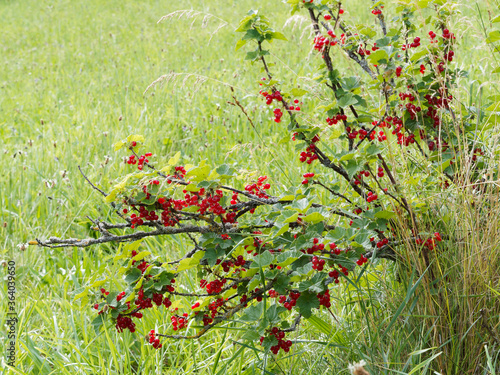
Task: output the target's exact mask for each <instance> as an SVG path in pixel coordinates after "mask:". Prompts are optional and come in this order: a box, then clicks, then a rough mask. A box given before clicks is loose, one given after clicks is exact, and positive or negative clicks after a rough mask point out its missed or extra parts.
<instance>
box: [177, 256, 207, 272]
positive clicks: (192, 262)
mask: <svg viewBox="0 0 500 375" xmlns="http://www.w3.org/2000/svg"><path fill="white" fill-rule="evenodd" d="M204 255H205V252H204V251H197V252H196V253H195V254H194V255H193V256H192V257H191V258H186V259H183V260H181V261H180V263H179V266H178V267H177V272H180V271H184V270H188V269H190V268H194V267H196V266H197V265H198V264H200V260H201V258H203V256H204Z"/></svg>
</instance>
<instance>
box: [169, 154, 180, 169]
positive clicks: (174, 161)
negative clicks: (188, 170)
mask: <svg viewBox="0 0 500 375" xmlns="http://www.w3.org/2000/svg"><path fill="white" fill-rule="evenodd" d="M179 160H181V152H180V151H178V152H177V153H176V154H175V155H174V156H173V157H172V158H170V159H169V160H168V165H171V166H172V167H173V166H174V165H176V164H177V163H178V162H179Z"/></svg>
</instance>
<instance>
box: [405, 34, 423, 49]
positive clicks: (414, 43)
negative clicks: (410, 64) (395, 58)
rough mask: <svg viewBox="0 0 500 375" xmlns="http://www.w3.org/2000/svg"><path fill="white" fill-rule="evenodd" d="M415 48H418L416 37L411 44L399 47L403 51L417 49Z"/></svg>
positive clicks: (418, 42) (418, 41)
mask: <svg viewBox="0 0 500 375" xmlns="http://www.w3.org/2000/svg"><path fill="white" fill-rule="evenodd" d="M417 47H420V38H419V37H418V36H417V37H415V38H414V39H413V42H411V43H410V44H403V45H402V46H401V49H402V50H403V51H405V50H406V49H408V48H417Z"/></svg>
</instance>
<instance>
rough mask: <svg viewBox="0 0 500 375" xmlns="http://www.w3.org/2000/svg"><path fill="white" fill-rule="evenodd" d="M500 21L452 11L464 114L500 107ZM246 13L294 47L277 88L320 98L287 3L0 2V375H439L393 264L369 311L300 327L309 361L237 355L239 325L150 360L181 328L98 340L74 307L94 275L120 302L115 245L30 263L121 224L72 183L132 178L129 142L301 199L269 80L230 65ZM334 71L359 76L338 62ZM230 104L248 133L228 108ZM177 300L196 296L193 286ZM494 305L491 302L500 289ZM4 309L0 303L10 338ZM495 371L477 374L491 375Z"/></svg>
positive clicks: (304, 41)
mask: <svg viewBox="0 0 500 375" xmlns="http://www.w3.org/2000/svg"><path fill="white" fill-rule="evenodd" d="M365 3H366V2H363V1H361V0H352V1H350V2H346V4H345V8H346V9H347V10H348V13H347V17H350V13H349V9H351V10H350V12H351V14H352V16H356V17H357V16H358V12H359V13H360V14H362V15H361V17H362V20H364V22H367V23H368V22H373V16H372V15H371V14H370V9H368V7H367V6H366V5H365ZM497 6H498V4H494V2H491V1H487V0H484V1H480V2H477V3H475V2H460V1H458V2H457V9H458V11H459V12H460V13H459V15H458V16H457V17H455V18H454V21H453V22H454V25H453V26H454V30H456V34H457V39H458V40H459V45H458V48H457V52H456V55H457V59H456V64H457V66H459V67H461V68H462V69H464V70H467V71H468V72H469V74H468V76H466V77H464V78H463V79H461V81H460V82H459V87H460V93H461V95H460V96H461V97H460V100H462V101H463V102H464V103H467V105H472V104H474V103H476V104H478V105H479V104H480V102H481V100H486V99H485V98H487V97H488V96H491V95H500V92H498V88H499V86H498V76H499V75H498V74H496V75H495V74H491V72H492V70H493V69H495V68H497V67H498V66H499V55H498V53H496V54H495V53H493V52H492V49H491V46H490V45H488V44H487V43H486V42H485V39H486V36H487V33H488V32H489V31H490V30H492V29H493V28H494V27H493V26H494V25H492V24H491V23H490V22H489V20H490V19H491V18H492V17H494V16H495V12H496V13H497V14H498V9H497ZM365 8H366V9H365ZM250 9H259V11H260V12H262V13H263V14H266V15H267V16H268V18H269V19H270V20H271V23H272V24H273V25H274V27H275V29H277V30H279V31H282V32H283V33H284V34H285V35H286V36H287V38H288V41H287V42H284V41H275V42H274V43H273V45H272V49H271V52H272V56H271V57H270V60H271V61H272V62H273V63H274V64H275V65H274V66H272V69H273V71H274V72H275V74H276V75H277V76H279V77H280V79H281V80H282V81H283V86H284V87H289V88H290V87H294V86H297V85H299V86H302V87H307V88H310V87H314V82H312V81H311V79H310V78H311V75H312V74H313V65H314V64H313V62H314V61H315V59H317V56H315V54H314V53H313V52H312V47H311V38H310V30H309V29H307V28H306V26H307V25H308V23H307V21H306V22H303V21H304V20H302V19H300V18H298V17H294V18H291V16H290V13H289V10H288V6H287V5H286V4H283V3H282V2H280V1H263V0H254V1H249V0H240V1H213V0H207V1H182V2H172V1H116V0H109V1H97V0H88V1H79V2H77V1H68V0H48V1H35V0H26V1H12V0H3V1H1V2H0V17H1V19H2V28H1V33H0V66H1V69H0V136H1V138H0V151H1V155H2V163H1V164H0V205H1V210H0V241H1V244H0V260H2V261H3V262H8V261H11V260H13V261H15V263H16V288H17V292H16V312H17V315H18V319H19V322H18V324H17V335H18V337H17V347H16V349H17V352H16V356H17V358H16V360H17V363H16V367H15V368H10V369H9V368H7V367H5V366H2V367H3V370H1V371H2V373H3V374H44V375H45V374H72V375H75V374H200V375H201V374H213V375H215V374H231V375H232V374H248V375H249V374H254V373H255V374H257V373H258V374H293V375H296V374H311V375H313V374H348V373H349V371H348V364H349V363H353V362H358V361H359V360H361V359H365V360H366V361H367V362H369V363H371V364H373V367H372V368H376V369H378V371H379V372H378V374H427V373H428V374H431V372H430V371H429V369H430V368H432V367H431V366H430V364H431V363H432V361H433V360H434V358H436V357H435V356H439V353H440V352H441V350H440V349H439V348H437V347H428V346H427V342H428V341H427V338H428V336H426V335H428V334H429V333H428V332H419V327H418V326H416V325H406V323H407V320H408V319H407V314H409V313H408V310H406V309H403V308H402V307H401V306H403V307H404V304H405V303H408V298H407V297H408V293H410V292H411V285H406V286H405V285H400V284H398V283H397V282H396V278H395V277H394V275H395V273H394V269H395V266H394V265H392V264H391V263H390V262H387V263H386V262H379V263H374V264H373V267H370V269H369V273H368V274H367V275H365V278H363V280H362V281H361V287H362V288H366V290H368V291H369V293H368V294H364V297H362V296H361V294H360V293H359V291H357V289H355V288H353V287H350V286H349V285H348V284H345V285H344V286H342V287H341V288H338V289H337V290H336V292H335V293H332V296H333V297H332V298H333V300H334V301H335V304H334V308H333V311H334V312H335V314H334V315H330V314H329V313H328V312H324V313H321V314H320V316H321V318H322V319H323V321H324V322H327V323H328V325H327V326H326V327H324V329H323V330H322V329H318V327H317V326H313V325H312V324H311V323H310V322H308V321H304V322H303V323H302V327H301V329H300V330H299V331H297V332H294V333H293V335H292V338H291V339H292V340H294V341H295V342H297V343H298V344H297V345H294V347H293V350H291V351H290V353H288V354H287V355H281V356H279V357H277V358H275V357H271V356H267V355H265V353H264V352H263V350H262V348H261V347H259V346H258V345H250V344H248V343H246V342H244V341H243V340H241V339H240V336H241V335H240V331H239V328H238V325H237V324H234V323H229V324H227V325H223V326H221V327H220V328H217V329H215V330H213V331H212V332H210V333H209V334H207V335H206V336H204V337H203V338H202V339H200V340H197V341H188V340H180V341H174V340H165V341H164V344H163V348H162V349H161V350H159V351H156V350H154V349H152V348H151V347H150V346H146V345H144V335H145V334H146V333H147V332H148V331H149V330H150V329H151V328H155V327H156V328H157V329H159V330H161V329H162V327H166V326H168V325H169V324H170V322H169V318H168V316H166V315H162V314H161V313H160V312H159V311H158V310H156V309H151V310H150V311H148V313H146V314H145V315H144V318H143V319H141V321H140V323H138V324H137V333H136V334H130V333H129V332H126V333H117V332H116V330H115V329H114V327H112V326H111V327H107V328H106V329H105V330H104V331H101V332H100V333H99V334H97V333H96V332H95V331H94V328H93V326H92V325H91V321H92V320H93V318H94V315H95V313H94V312H93V311H92V309H91V306H92V304H93V301H92V300H91V299H89V300H83V301H82V300H79V299H77V300H75V295H76V294H77V293H78V291H80V290H81V289H82V287H84V286H87V285H89V284H91V283H92V282H94V281H95V277H96V272H97V273H99V274H103V275H106V276H108V277H109V278H110V280H112V282H111V283H110V284H109V285H108V286H109V287H110V288H115V289H117V290H118V289H119V288H120V285H121V283H122V281H121V276H120V275H118V274H117V269H118V267H119V265H116V264H114V263H113V257H114V255H115V254H116V252H117V251H119V250H120V246H121V245H120V246H119V245H116V244H113V245H104V246H95V247H89V248H85V249H76V248H64V249H48V248H42V247H37V246H27V248H25V249H24V247H25V246H22V244H25V243H27V242H29V241H30V240H34V239H35V238H48V237H50V236H60V237H76V238H83V237H88V236H96V234H95V233H93V231H92V229H91V223H90V221H89V220H88V219H87V216H88V217H91V218H102V219H106V220H113V212H112V211H110V210H109V208H108V207H107V206H106V205H105V204H104V201H103V199H102V197H101V196H100V195H99V194H98V193H97V192H96V191H95V190H93V189H92V188H91V187H90V186H89V184H88V183H87V182H86V181H85V179H84V178H83V177H82V175H81V174H80V171H79V169H78V168H79V167H80V168H81V169H82V171H83V172H84V173H85V174H86V176H87V177H88V178H89V179H90V180H91V181H92V182H94V183H95V184H96V185H97V186H99V187H100V188H102V189H103V190H104V191H107V190H109V189H110V188H111V187H112V186H113V185H114V184H116V182H117V179H120V176H122V175H124V174H125V173H127V171H128V170H129V169H130V167H129V166H127V164H126V163H124V160H123V159H124V157H126V156H128V155H127V154H126V153H124V151H123V150H122V151H118V152H115V151H114V149H113V145H114V144H115V143H116V142H118V141H120V140H122V139H125V138H126V137H127V136H128V135H130V134H142V135H144V136H145V138H146V149H147V150H146V151H150V152H152V153H153V154H154V162H155V163H157V164H161V163H165V162H166V161H167V160H168V159H169V158H170V157H171V156H172V155H174V154H175V153H176V152H177V151H180V152H181V161H180V164H183V165H184V164H197V163H198V162H200V161H201V160H206V161H207V163H209V164H211V165H214V166H215V165H218V164H222V163H227V164H230V165H233V166H235V167H237V168H238V169H243V170H245V171H247V173H248V175H249V176H260V175H267V176H269V179H270V180H271V181H272V184H273V186H274V187H276V189H280V188H283V187H285V186H287V185H289V184H299V183H300V181H301V179H302V173H304V171H302V170H300V169H299V168H297V165H298V163H297V160H298V153H297V152H296V151H295V149H294V148H293V144H290V143H289V142H288V139H289V134H288V132H287V130H286V125H283V124H277V123H275V122H274V121H272V111H271V110H270V109H269V108H268V107H267V106H266V105H265V103H264V102H263V101H262V100H261V98H260V97H259V95H258V92H259V90H260V88H259V80H260V79H261V77H263V76H264V75H263V72H262V71H261V68H260V66H258V65H257V64H256V65H255V66H252V65H251V64H250V63H249V62H248V61H245V60H244V59H245V52H244V49H242V50H240V51H238V52H235V43H236V41H237V40H238V38H239V36H238V35H236V33H235V32H234V29H235V28H236V25H237V24H238V22H239V20H240V19H241V18H242V17H243V16H244V15H245V14H246V13H247V12H248V10H250ZM182 10H189V12H183V11H182ZM169 14H170V17H169V18H168V19H165V20H162V21H161V22H158V21H159V20H160V19H161V18H162V17H163V16H165V15H169ZM425 16H426V15H425V14H421V15H420V17H425ZM497 25H498V24H497ZM335 63H336V64H338V67H339V68H340V69H352V72H353V74H361V73H359V70H356V67H355V66H352V63H351V62H350V61H348V59H347V58H346V57H344V56H342V55H341V54H340V53H338V55H336V56H335ZM160 77H163V78H161V79H159V78H160ZM363 78H365V77H363ZM158 79H159V80H158ZM157 80H158V81H157ZM155 81H157V83H156V84H154V85H152V83H153V82H155ZM151 85H152V86H151ZM231 88H233V90H234V92H233V91H232V90H231ZM233 96H234V97H233ZM235 100H238V101H239V102H241V103H242V105H244V106H245V108H246V110H247V111H248V114H249V115H250V116H251V118H252V120H253V125H254V126H252V125H251V124H250V123H249V122H248V121H247V118H246V117H245V116H244V115H243V113H242V112H241V110H240V109H239V108H238V107H237V106H234V105H231V103H228V102H234V101H235ZM320 101H321V98H318V97H314V96H313V95H311V97H308V98H307V99H306V100H305V102H304V104H303V107H304V109H307V110H309V111H310V110H312V109H313V108H315V106H317V105H318V103H319V102H320ZM312 118H313V120H317V121H318V122H319V121H323V119H322V118H321V117H320V115H317V116H316V117H315V116H313V117H312ZM285 140H286V141H285ZM242 186H243V182H242ZM499 238H500V237H499ZM144 247H145V248H146V249H147V250H149V251H151V252H152V254H153V255H154V256H160V257H162V258H163V259H165V260H168V259H174V258H175V259H176V258H177V257H179V256H180V255H182V254H183V253H185V252H187V251H188V250H189V243H186V242H185V241H184V240H183V238H181V237H176V236H172V237H169V238H150V239H148V240H146V241H144ZM2 272H3V271H2ZM3 275H4V274H2V276H3ZM178 283H180V284H181V285H182V287H183V288H184V289H185V290H191V288H193V287H194V286H193V281H192V280H191V279H190V278H188V277H184V279H180V280H178ZM491 288H493V289H494V290H496V293H498V285H496V286H495V285H493V284H492V285H491ZM6 293H7V292H6V288H2V289H1V297H0V298H1V299H2V305H1V306H2V308H1V309H0V320H1V321H2V322H3V321H5V319H6V318H7V315H6V313H7V308H6V307H4V302H3V301H6ZM492 295H493V296H496V295H497V294H494V293H493V294H492ZM498 295H500V294H498ZM372 298H373V299H374V300H377V303H375V304H374V303H373V302H371V299H372ZM491 303H492V304H493V305H494V304H495V302H491ZM5 306H6V305H5ZM368 310H369V312H368ZM395 315H398V316H399V318H398V320H397V321H392V318H393V316H395ZM329 327H333V330H332V329H331V328H329ZM496 329H498V326H497V327H496ZM5 332H6V331H5V330H2V331H1V333H0V340H2V344H0V348H2V351H3V348H4V343H5V342H7V338H6V334H5ZM490 349H491V348H490ZM499 350H500V343H497V346H496V349H495V348H494V349H493V350H490V352H488V354H489V355H490V356H491V363H494V362H495V361H497V363H498V361H500V359H499V358H498V351H499ZM2 355H3V354H2ZM495 356H496V357H495ZM263 364H265V365H264V366H263ZM484 366H485V367H484V368H485V370H484V372H483V373H484V374H494V372H493V371H494V370H493V371H491V372H488V371H489V370H487V365H486V364H484ZM493 367H494V365H493ZM493 367H492V368H493ZM263 368H265V369H266V370H263ZM457 373H458V372H457ZM374 374H375V373H374Z"/></svg>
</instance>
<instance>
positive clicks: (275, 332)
mask: <svg viewBox="0 0 500 375" xmlns="http://www.w3.org/2000/svg"><path fill="white" fill-rule="evenodd" d="M269 335H270V336H274V337H276V339H277V340H278V345H274V346H271V352H272V353H273V354H275V355H276V354H278V353H279V351H280V349H283V351H284V352H285V353H288V352H289V351H290V348H291V346H292V342H291V341H290V340H287V341H285V340H284V338H285V332H283V331H282V330H280V329H278V328H277V327H273V328H272V329H271V332H270V334H269ZM263 342H264V336H262V337H261V338H260V344H261V345H262V343H263Z"/></svg>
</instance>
